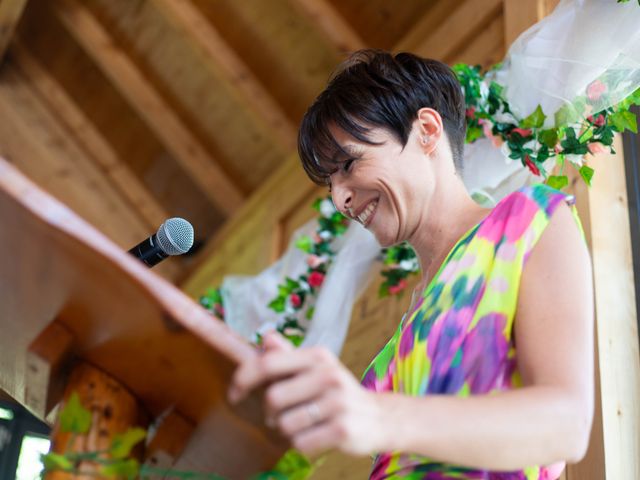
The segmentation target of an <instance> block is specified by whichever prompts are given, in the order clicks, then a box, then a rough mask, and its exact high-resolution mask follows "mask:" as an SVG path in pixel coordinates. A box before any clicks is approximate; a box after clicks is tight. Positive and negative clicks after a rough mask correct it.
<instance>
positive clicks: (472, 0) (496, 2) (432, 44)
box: [394, 0, 502, 60]
mask: <svg viewBox="0 0 640 480" xmlns="http://www.w3.org/2000/svg"><path fill="white" fill-rule="evenodd" d="M445 8H448V9H449V13H448V15H446V16H445V17H444V19H443V20H442V21H439V22H434V16H436V15H439V14H441V13H442V9H445ZM501 8H502V0H465V1H464V2H463V3H462V4H458V6H457V8H455V10H453V11H451V2H449V1H442V0H441V1H440V2H438V4H437V5H436V7H435V8H434V9H433V10H429V11H427V13H426V14H425V15H424V17H423V18H422V19H421V20H420V21H418V23H417V24H416V26H415V27H413V29H412V30H410V31H409V33H407V35H405V37H404V38H403V39H402V40H400V41H399V42H398V44H397V46H396V47H395V48H394V50H409V51H411V52H413V53H415V54H417V55H421V56H423V57H429V58H435V59H437V60H446V59H447V58H449V57H450V56H452V55H454V54H455V53H456V51H458V50H460V49H461V48H463V47H464V45H465V42H468V41H473V35H474V34H475V33H476V32H477V30H478V28H482V26H483V25H485V24H488V23H489V22H490V21H491V19H493V18H494V17H495V16H496V14H497V12H499V11H500V9H501ZM434 23H435V25H434ZM445 39H446V40H445Z"/></svg>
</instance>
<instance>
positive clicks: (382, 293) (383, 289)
mask: <svg viewBox="0 0 640 480" xmlns="http://www.w3.org/2000/svg"><path fill="white" fill-rule="evenodd" d="M389 295H391V293H390V292H389V282H382V283H381V284H380V288H378V298H385V297H388V296H389Z"/></svg>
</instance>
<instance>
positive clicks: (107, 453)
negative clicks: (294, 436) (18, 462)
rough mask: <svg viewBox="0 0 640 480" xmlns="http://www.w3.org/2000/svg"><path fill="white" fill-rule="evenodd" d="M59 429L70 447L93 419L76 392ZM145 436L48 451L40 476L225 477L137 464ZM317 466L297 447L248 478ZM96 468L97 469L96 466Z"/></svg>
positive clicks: (285, 476)
mask: <svg viewBox="0 0 640 480" xmlns="http://www.w3.org/2000/svg"><path fill="white" fill-rule="evenodd" d="M59 419H60V430H61V431H62V432H66V433H71V437H70V441H69V447H70V446H71V445H73V443H74V442H75V439H76V438H78V437H86V435H87V434H88V433H89V430H90V428H91V424H92V422H93V420H92V415H91V412H90V411H89V410H88V409H86V408H84V407H83V406H82V404H81V402H80V397H79V396H78V393H77V392H73V393H72V394H71V396H70V397H69V400H68V401H67V402H66V403H65V405H64V408H63V409H62V410H61V411H60V416H59ZM146 437H147V431H146V430H145V429H143V428H139V427H136V428H130V429H128V430H127V431H125V432H123V433H120V434H118V435H115V436H114V438H113V440H112V441H111V445H110V446H109V448H108V449H106V450H101V451H90V452H72V451H70V450H69V448H67V451H66V452H64V453H54V452H49V453H47V454H44V455H41V457H40V459H41V461H42V465H43V466H44V469H43V470H42V472H41V475H40V476H41V478H45V475H46V474H48V473H51V472H55V471H58V472H66V473H70V474H73V475H74V477H75V475H79V476H81V477H84V476H87V477H92V476H97V475H100V476H101V477H107V478H114V479H126V480H134V479H137V478H140V479H142V480H145V479H153V478H177V479H183V480H186V479H189V480H227V479H226V478H225V477H223V476H221V475H217V474H215V473H199V472H191V471H184V470H174V469H169V468H158V467H152V466H151V465H146V464H140V463H139V462H138V460H137V459H136V458H135V457H133V456H132V455H131V451H132V450H133V448H134V447H135V446H136V445H138V444H139V443H140V442H142V441H143V440H144V439H145V438H146ZM87 464H91V465H92V467H93V469H92V470H91V471H88V470H87V469H85V470H82V467H83V466H85V467H86V465H87ZM317 466H318V464H317V463H316V464H315V465H313V464H311V462H310V461H309V459H308V458H307V457H305V456H304V455H302V454H301V453H299V452H297V451H296V450H289V451H287V452H286V453H285V454H284V456H283V457H282V458H281V459H280V460H279V461H278V463H277V464H276V466H275V467H274V469H273V470H270V471H268V472H260V473H258V474H256V475H255V476H253V477H251V480H304V479H306V478H308V477H309V476H310V475H311V473H313V470H314V469H315V468H316V467H317ZM96 468H97V472H96V471H95V469H96Z"/></svg>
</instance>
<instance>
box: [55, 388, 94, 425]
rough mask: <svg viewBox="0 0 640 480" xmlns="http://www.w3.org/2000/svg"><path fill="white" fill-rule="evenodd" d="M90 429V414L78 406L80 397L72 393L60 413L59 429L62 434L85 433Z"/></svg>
mask: <svg viewBox="0 0 640 480" xmlns="http://www.w3.org/2000/svg"><path fill="white" fill-rule="evenodd" d="M90 427H91V412H90V411H89V410H87V409H86V408H84V407H83V406H82V405H81V404H80V397H79V396H78V393H77V392H73V393H72V394H71V397H69V400H67V402H66V403H65V405H64V408H63V409H62V411H61V412H60V429H61V430H62V431H63V432H73V433H87V432H88V431H89V428H90Z"/></svg>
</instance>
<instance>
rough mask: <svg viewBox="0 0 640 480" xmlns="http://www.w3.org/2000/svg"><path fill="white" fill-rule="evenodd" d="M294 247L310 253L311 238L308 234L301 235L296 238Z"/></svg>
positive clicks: (311, 246)
mask: <svg viewBox="0 0 640 480" xmlns="http://www.w3.org/2000/svg"><path fill="white" fill-rule="evenodd" d="M296 248H298V249H300V250H302V251H303V252H305V253H311V249H312V248H313V240H312V239H311V237H310V236H309V235H303V236H302V237H300V238H299V239H298V240H296Z"/></svg>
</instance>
